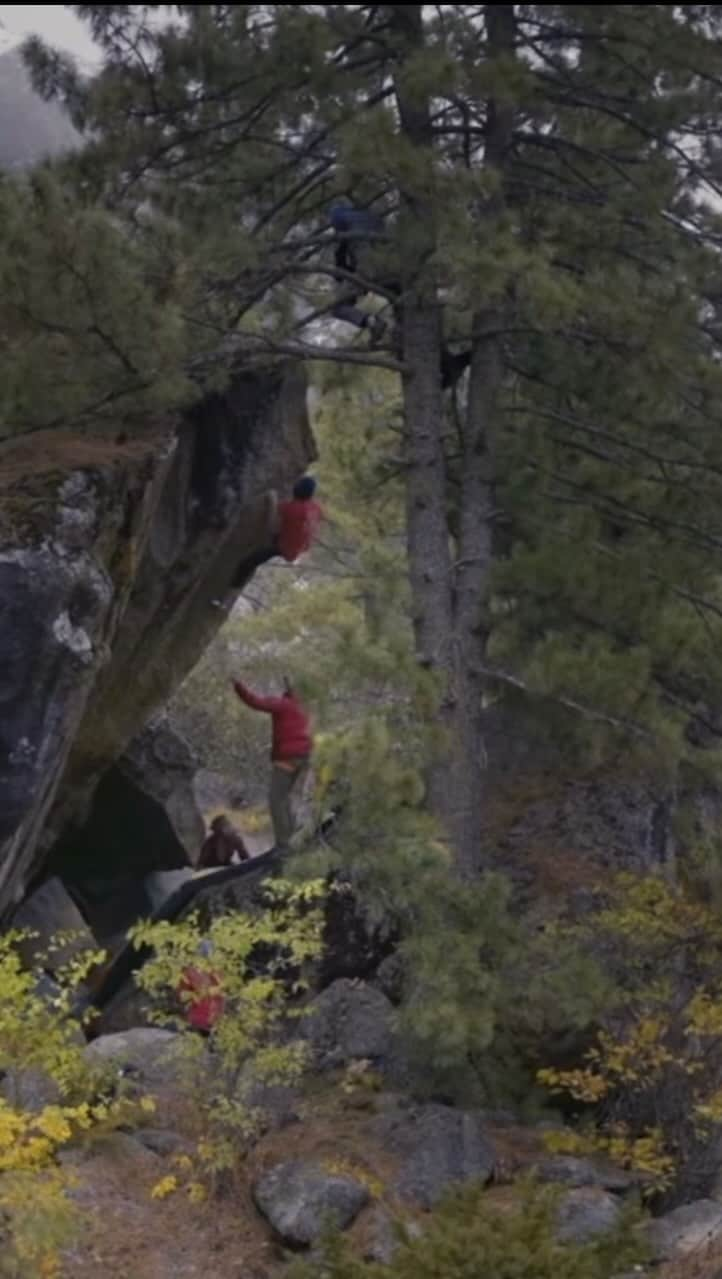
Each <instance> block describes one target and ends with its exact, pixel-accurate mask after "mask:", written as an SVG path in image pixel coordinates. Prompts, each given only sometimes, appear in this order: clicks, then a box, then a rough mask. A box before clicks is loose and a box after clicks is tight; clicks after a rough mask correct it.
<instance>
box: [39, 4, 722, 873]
mask: <svg viewBox="0 0 722 1279" xmlns="http://www.w3.org/2000/svg"><path fill="white" fill-rule="evenodd" d="M75 8H76V9H77V11H78V12H79V13H80V14H81V15H82V16H84V17H86V18H87V19H88V20H89V22H90V23H91V24H92V27H93V30H94V32H95V34H96V36H97V38H98V39H99V41H100V42H101V44H102V46H103V49H104V52H105V54H106V57H107V64H106V68H105V70H104V71H103V73H102V74H101V75H100V76H99V77H98V78H97V79H96V80H95V81H93V82H91V83H90V84H83V83H82V82H81V81H80V80H79V79H78V77H77V75H76V74H74V73H73V69H72V67H70V66H69V65H68V64H67V62H66V61H65V60H63V59H61V58H58V57H56V56H52V55H50V54H48V52H47V51H46V50H43V49H42V47H40V46H38V45H37V43H36V44H34V45H33V46H32V47H31V48H30V49H29V50H28V57H29V60H30V63H31V66H32V68H33V70H34V74H35V78H36V83H37V84H38V85H39V86H40V87H42V88H43V89H44V90H45V91H46V92H47V93H49V94H52V93H55V94H56V95H59V96H60V97H61V98H63V99H64V100H65V101H66V102H67V103H68V105H69V106H70V108H71V111H72V115H73V119H74V122H75V123H76V124H77V125H78V126H79V127H81V128H83V129H85V131H86V132H87V134H88V136H89V137H90V138H91V142H90V144H89V146H88V148H87V149H86V151H85V152H84V154H83V156H82V157H81V160H80V163H79V166H78V176H79V179H80V180H81V181H82V182H84V183H85V184H86V186H87V185H88V184H89V185H90V187H91V189H92V190H93V191H94V192H95V193H96V194H97V196H98V197H99V198H102V199H103V200H104V201H105V202H106V203H108V204H109V205H110V206H111V207H112V208H113V209H114V211H115V213H116V216H118V217H125V218H127V219H128V220H129V221H131V222H133V224H134V225H135V224H136V223H137V221H138V218H137V214H138V210H139V209H141V208H144V209H147V210H151V211H152V212H151V213H150V214H149V215H148V216H147V218H146V224H145V227H141V228H140V230H139V232H138V234H139V235H140V237H141V238H142V237H143V235H146V236H152V235H153V234H154V229H153V227H154V220H156V219H161V218H163V219H170V220H171V221H172V223H173V224H174V225H175V226H176V227H177V228H178V241H177V243H178V250H177V251H178V258H179V261H182V262H183V263H184V266H185V268H186V269H187V271H188V273H189V277H190V278H191V279H192V282H193V286H192V287H193V296H192V302H191V304H190V306H189V311H188V314H187V322H188V324H189V326H191V331H192V332H193V333H194V334H195V335H197V346H196V351H197V361H196V363H197V366H198V368H199V369H200V368H204V369H212V368H213V367H214V363H215V361H216V360H217V359H222V358H226V359H227V358H228V353H229V351H240V352H254V351H256V352H263V351H265V350H276V351H285V352H290V353H294V354H297V355H299V356H302V357H304V358H312V359H324V360H333V361H338V360H343V361H346V362H350V363H353V364H355V365H376V366H380V367H386V368H390V369H392V370H395V371H397V372H398V373H400V374H401V386H402V400H403V450H404V480H405V492H406V528H407V544H408V565H409V581H410V586H411V595H412V620H413V626H414V633H415V649H416V657H417V661H418V663H419V664H420V666H421V667H422V668H423V669H425V670H427V671H428V672H430V674H431V675H432V676H433V677H434V678H435V680H436V681H437V687H438V690H439V706H438V714H439V720H440V722H441V724H442V726H443V728H444V729H445V733H446V747H445V750H444V751H443V752H441V753H440V754H437V756H436V758H434V759H432V761H431V766H430V769H429V776H428V782H429V795H430V799H431V804H432V808H433V810H434V811H435V812H436V814H437V816H438V817H439V818H440V819H441V821H442V824H443V825H444V827H445V828H446V830H447V832H448V834H449V836H450V838H451V840H452V843H453V846H454V849H455V853H456V860H457V866H458V868H459V870H460V872H461V873H462V874H464V875H470V874H472V873H474V872H475V870H476V869H477V867H478V860H479V837H478V836H479V826H480V820H481V814H480V812H479V803H480V798H479V797H480V787H479V784H478V783H479V774H478V770H479V766H480V765H479V760H480V757H481V731H482V715H481V708H482V699H483V696H484V693H485V690H487V689H488V688H489V687H492V688H498V687H500V686H501V687H503V686H505V685H509V686H512V687H514V686H516V687H520V688H521V689H522V690H525V691H527V692H531V693H532V694H534V695H536V696H540V695H541V696H549V697H552V698H553V699H555V700H556V701H557V702H558V703H560V704H562V705H565V706H566V707H568V708H569V709H570V710H574V711H575V712H577V713H578V712H582V714H584V715H585V716H586V717H590V716H591V717H592V718H594V719H596V720H598V721H599V722H600V723H604V722H606V723H607V724H608V726H610V727H613V728H614V729H615V731H617V732H621V733H622V734H623V735H628V736H631V737H632V738H634V739H635V740H636V739H639V740H650V741H651V742H652V743H654V742H656V740H658V738H659V736H660V734H661V736H662V738H663V740H664V741H665V742H666V743H668V744H669V748H670V753H671V754H672V756H674V757H677V756H678V755H679V753H680V751H683V750H685V749H686V745H685V743H686V739H687V738H688V737H689V734H690V724H693V725H694V724H696V726H697V728H696V731H697V732H698V733H699V731H700V725H703V726H704V727H705V730H706V731H711V732H712V733H713V734H717V733H718V728H717V719H716V712H715V691H714V690H715V683H716V681H717V677H718V675H719V670H718V661H719V659H718V656H717V653H718V650H719V645H718V644H717V642H716V640H717V633H718V632H717V628H718V626H719V618H720V601H719V599H718V594H719V591H718V586H717V580H718V568H717V562H718V555H719V550H720V532H719V529H718V527H717V518H718V517H717V510H718V508H719V501H718V494H719V475H720V462H721V459H720V444H719V432H718V430H717V429H716V428H717V419H718V416H719V406H720V372H719V365H718V361H717V348H718V333H719V330H718V323H719V321H718V308H719V298H718V291H717V290H716V288H715V285H714V280H715V278H716V274H717V271H718V266H717V261H718V259H717V246H718V240H719V216H718V214H717V213H716V211H715V208H716V206H715V203H714V200H715V198H716V197H717V195H718V194H719V192H718V186H717V181H716V176H715V175H716V172H717V171H718V169H719V142H718V118H717V112H718V97H719V82H720V53H721V50H720V26H719V18H718V15H717V12H716V8H715V6H707V5H686V6H669V5H596V6H591V5H590V6H585V5H486V6H471V5H452V6H442V7H439V8H437V9H432V8H431V7H427V6H421V5H373V6H363V5H362V6H350V5H326V6H305V5H295V6H291V5H273V6H255V5H240V6H227V5H213V6H208V5H181V6H175V7H174V14H175V17H174V18H173V20H172V21H169V22H167V23H165V24H159V23H158V22H155V21H154V12H153V8H154V7H152V6H151V7H150V9H148V8H146V9H144V10H142V11H140V10H138V9H137V8H136V7H135V6H115V5H108V6H99V5H83V6H75ZM344 193H351V194H352V196H353V198H354V199H355V200H356V201H358V202H360V203H362V204H364V205H370V206H372V207H373V208H376V209H379V210H380V211H381V212H382V213H383V214H384V215H385V222H386V239H385V241H384V242H383V243H381V244H380V245H378V246H377V247H376V248H375V249H374V251H373V253H371V254H370V257H369V263H370V266H369V268H365V270H364V281H365V283H366V284H368V283H369V275H370V277H371V284H372V286H373V287H372V289H371V291H372V292H375V293H376V295H377V297H378V305H379V306H380V307H381V308H382V310H384V311H385V312H386V313H387V314H388V313H389V312H391V311H392V312H393V322H392V323H391V325H390V332H391V340H390V342H389V343H388V344H387V347H386V348H385V349H382V350H380V351H371V350H369V349H368V348H367V347H366V346H365V345H363V344H362V343H361V344H360V343H358V342H351V343H347V344H346V345H345V346H341V345H336V344H335V342H334V338H335V333H333V334H332V335H330V334H329V330H328V323H327V321H326V322H325V323H324V321H323V320H322V319H319V316H323V315H326V316H327V315H328V312H329V311H330V310H331V308H332V306H333V287H332V285H331V284H330V282H329V277H330V276H332V275H333V270H332V267H331V264H330V262H329V260H328V256H327V254H326V250H325V246H326V245H327V242H328V233H327V232H326V231H325V213H324V210H325V208H326V206H327V204H328V202H329V200H330V199H331V198H332V197H334V196H337V195H339V194H344ZM445 343H446V344H447V346H448V344H449V343H450V344H451V349H456V346H458V347H460V348H461V350H462V351H464V352H466V353H467V354H468V358H469V373H468V383H467V385H466V387H465V389H464V390H463V391H462V390H457V393H456V395H455V397H454V399H453V404H452V405H449V404H448V403H445V399H446V400H447V401H448V399H449V397H448V395H447V396H446V397H445V396H444V393H443V387H442V379H441V362H442V355H443V351H444V344H445ZM455 344H456V345H455ZM450 410H451V411H450Z"/></svg>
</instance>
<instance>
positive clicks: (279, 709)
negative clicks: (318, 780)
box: [233, 680, 313, 850]
mask: <svg viewBox="0 0 722 1279" xmlns="http://www.w3.org/2000/svg"><path fill="white" fill-rule="evenodd" d="M284 684H285V692H284V694H283V697H257V696H256V694H255V693H252V692H251V691H250V689H248V688H246V686H245V684H242V683H241V681H240V680H234V681H233V687H234V689H235V690H236V693H237V694H238V696H239V697H240V699H241V701H242V702H245V704H246V706H250V707H251V710H254V711H265V712H266V713H267V714H268V715H270V716H271V719H272V744H271V762H272V768H271V790H270V795H269V801H268V806H269V808H270V810H271V821H272V822H273V834H274V838H275V842H276V848H279V849H281V850H286V849H287V848H288V845H289V843H290V840H291V836H292V834H293V827H294V820H293V812H292V810H291V792H292V791H293V788H294V787H295V786H296V785H297V784H298V782H299V780H300V779H301V778H302V777H305V775H306V773H307V771H308V766H309V760H310V757H311V751H312V749H313V738H312V736H311V725H310V720H309V716H308V713H307V712H306V711H305V710H304V708H303V706H302V705H301V702H300V701H299V700H298V698H297V697H296V694H295V693H294V692H293V689H292V688H291V686H290V684H289V683H288V680H284Z"/></svg>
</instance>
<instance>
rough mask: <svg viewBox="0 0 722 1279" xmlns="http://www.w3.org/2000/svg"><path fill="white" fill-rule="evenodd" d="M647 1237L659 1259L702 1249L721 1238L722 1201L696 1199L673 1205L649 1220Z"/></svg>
mask: <svg viewBox="0 0 722 1279" xmlns="http://www.w3.org/2000/svg"><path fill="white" fill-rule="evenodd" d="M648 1237H649V1242H650V1244H651V1247H652V1253H653V1257H654V1260H655V1261H658V1262H662V1261H676V1260H677V1259H679V1258H683V1257H686V1256H688V1255H690V1254H691V1253H695V1252H701V1251H702V1250H703V1249H704V1248H706V1247H708V1246H709V1245H710V1244H712V1243H715V1242H717V1241H718V1240H719V1239H720V1238H721V1237H722V1204H719V1203H716V1202H715V1200H714V1199H698V1200H697V1201H696V1202H695V1203H690V1204H684V1205H683V1207H681V1208H675V1209H674V1211H673V1212H668V1213H667V1214H666V1215H665V1216H664V1217H658V1218H657V1220H656V1221H653V1222H652V1223H651V1225H650V1226H649V1229H648Z"/></svg>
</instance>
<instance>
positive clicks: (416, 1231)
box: [364, 1208, 422, 1266]
mask: <svg viewBox="0 0 722 1279" xmlns="http://www.w3.org/2000/svg"><path fill="white" fill-rule="evenodd" d="M403 1227H404V1230H405V1231H406V1233H407V1234H408V1235H409V1237H410V1238H411V1239H418V1237H419V1235H421V1234H422V1229H421V1226H420V1225H419V1223H418V1221H405V1222H404V1223H403ZM398 1248H399V1234H398V1230H397V1222H396V1221H395V1220H394V1218H393V1217H392V1216H391V1215H390V1213H388V1212H387V1211H386V1209H385V1208H375V1209H374V1211H373V1213H372V1215H371V1219H370V1221H369V1228H368V1242H367V1244H366V1247H365V1248H364V1261H375V1262H377V1263H378V1264H379V1265H381V1266H390V1265H391V1262H392V1261H393V1259H394V1257H395V1255H396V1253H397V1251H398Z"/></svg>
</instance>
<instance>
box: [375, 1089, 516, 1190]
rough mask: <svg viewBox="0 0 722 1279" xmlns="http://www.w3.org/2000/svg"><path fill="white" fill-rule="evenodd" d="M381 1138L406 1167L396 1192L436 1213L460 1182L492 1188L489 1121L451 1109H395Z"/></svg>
mask: <svg viewBox="0 0 722 1279" xmlns="http://www.w3.org/2000/svg"><path fill="white" fill-rule="evenodd" d="M374 1127H375V1135H376V1137H377V1138H378V1140H379V1141H380V1142H381V1143H382V1145H383V1146H384V1148H385V1149H386V1150H388V1151H389V1153H390V1154H392V1155H395V1156H396V1157H397V1158H398V1159H399V1161H400V1167H399V1172H398V1175H397V1177H396V1180H395V1182H394V1189H395V1190H396V1191H397V1192H398V1194H399V1195H401V1197H402V1198H404V1199H408V1200H412V1201H413V1202H415V1203H417V1204H419V1206H421V1207H423V1208H433V1206H434V1204H436V1203H437V1202H438V1200H439V1199H440V1198H441V1196H442V1195H443V1194H444V1193H445V1191H446V1190H448V1188H449V1187H450V1186H452V1185H454V1184H455V1183H456V1182H463V1181H479V1182H482V1183H484V1182H487V1181H489V1179H490V1178H491V1176H492V1174H493V1171H494V1167H495V1164H496V1151H495V1149H494V1146H493V1144H492V1141H491V1139H490V1137H489V1133H488V1129H487V1125H486V1123H485V1121H484V1119H483V1118H482V1117H481V1116H479V1115H476V1114H473V1113H471V1112H469V1111H463V1110H456V1109H453V1108H452V1107H451V1106H438V1105H428V1106H414V1107H410V1108H409V1109H402V1108H401V1107H397V1108H395V1109H394V1110H393V1111H392V1112H391V1113H390V1114H387V1115H383V1116H382V1117H381V1118H380V1119H379V1120H378V1121H377V1122H376V1124H375V1126H374Z"/></svg>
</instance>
